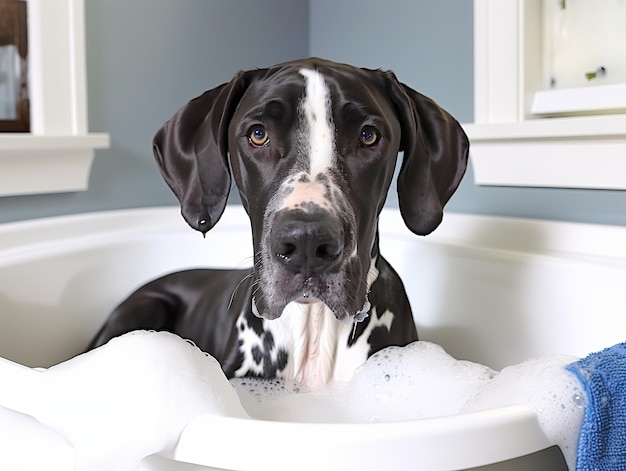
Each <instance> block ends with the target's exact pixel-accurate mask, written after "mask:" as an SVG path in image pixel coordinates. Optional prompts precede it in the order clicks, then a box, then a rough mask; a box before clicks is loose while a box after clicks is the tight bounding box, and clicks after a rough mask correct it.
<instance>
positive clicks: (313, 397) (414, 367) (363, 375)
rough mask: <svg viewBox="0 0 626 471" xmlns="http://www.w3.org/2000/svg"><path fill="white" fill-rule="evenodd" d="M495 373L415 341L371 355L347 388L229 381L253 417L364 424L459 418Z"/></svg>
mask: <svg viewBox="0 0 626 471" xmlns="http://www.w3.org/2000/svg"><path fill="white" fill-rule="evenodd" d="M494 374H495V371H493V370H492V369H490V368H488V367H487V366H484V365H479V364H477V363H472V362H469V361H461V360H456V359H454V358H453V357H452V356H450V355H449V354H448V353H446V352H445V350H444V349H443V348H442V347H440V346H439V345H436V344H433V343H429V342H414V343H412V344H410V345H407V346H406V347H388V348H386V349H384V350H382V351H380V352H378V353H376V354H374V355H372V357H370V358H369V359H368V361H367V362H366V363H365V364H364V365H363V366H362V367H360V368H359V369H358V370H357V371H356V372H355V375H354V377H353V378H352V379H351V380H350V381H349V382H348V383H345V384H330V385H328V386H327V387H324V388H319V389H315V390H310V391H306V390H303V389H301V388H300V387H299V386H297V385H295V384H290V383H286V382H283V381H280V380H259V379H248V378H235V379H232V380H231V383H232V384H233V385H234V386H235V388H236V389H237V393H238V394H239V397H240V398H241V401H242V404H243V406H244V407H245V409H246V410H247V411H248V413H249V414H250V415H251V416H253V417H255V418H260V419H265V420H281V421H293V422H323V423H341V422H349V423H364V422H392V421H396V420H406V419H422V418H428V417H439V416H444V415H452V414H456V413H458V412H459V410H460V409H461V407H462V406H463V405H464V404H465V402H466V401H467V400H468V399H469V398H471V397H472V396H474V395H475V394H477V393H478V392H479V391H480V390H481V389H482V388H483V387H485V385H486V384H487V383H488V382H489V381H490V380H491V378H492V377H493V376H494Z"/></svg>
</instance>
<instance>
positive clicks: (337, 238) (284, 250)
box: [271, 211, 344, 277]
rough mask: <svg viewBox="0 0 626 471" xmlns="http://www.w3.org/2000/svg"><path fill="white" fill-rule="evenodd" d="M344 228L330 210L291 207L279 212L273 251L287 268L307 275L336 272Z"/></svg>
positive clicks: (273, 237)
mask: <svg viewBox="0 0 626 471" xmlns="http://www.w3.org/2000/svg"><path fill="white" fill-rule="evenodd" d="M343 240H344V235H343V229H342V227H341V224H340V222H339V220H338V219H337V218H335V217H333V216H332V215H330V214H326V213H322V214H319V213H315V214H310V213H306V212H302V211H288V212H285V213H282V214H280V215H279V216H277V218H276V220H275V224H274V227H273V230H272V238H271V241H272V252H273V253H274V255H275V257H276V259H277V260H278V262H279V263H281V264H282V265H283V266H284V267H285V268H286V269H287V270H289V271H291V272H293V273H301V274H303V275H305V276H306V277H310V276H315V275H319V274H322V273H328V272H332V271H333V270H334V269H336V268H337V267H339V265H341V257H342V255H343V249H344V241H343Z"/></svg>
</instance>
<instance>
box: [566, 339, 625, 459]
mask: <svg viewBox="0 0 626 471" xmlns="http://www.w3.org/2000/svg"><path fill="white" fill-rule="evenodd" d="M567 370H568V371H570V372H572V373H573V374H574V375H576V377H577V378H578V380H579V381H580V383H581V384H582V386H583V388H584V390H585V395H586V404H585V414H584V418H583V425H582V429H581V431H580V437H579V439H578V454H577V460H576V470H577V471H618V470H626V343H620V344H618V345H615V346H613V347H610V348H607V349H606V350H603V351H601V352H597V353H592V354H591V355H589V356H588V357H586V358H583V359H582V360H579V361H577V362H575V363H572V364H571V365H568V366H567Z"/></svg>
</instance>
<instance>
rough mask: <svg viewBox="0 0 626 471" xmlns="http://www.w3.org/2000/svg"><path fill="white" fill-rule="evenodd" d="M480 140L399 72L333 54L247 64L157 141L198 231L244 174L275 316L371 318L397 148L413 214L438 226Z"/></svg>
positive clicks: (429, 227) (406, 207) (416, 220)
mask: <svg viewBox="0 0 626 471" xmlns="http://www.w3.org/2000/svg"><path fill="white" fill-rule="evenodd" d="M468 148H469V145H468V140H467V137H466V136H465V134H464V132H463V130H462V129H461V127H460V126H459V124H458V123H457V122H456V121H455V120H454V119H453V118H452V117H451V116H450V115H449V114H448V113H446V112H445V111H444V110H442V109H441V108H440V107H439V106H437V105H436V104H435V103H434V102H433V101H432V100H430V99H428V98H427V97H425V96H423V95H420V94H419V93H417V92H415V91H414V90H412V89H411V88H409V87H407V86H406V85H404V84H402V83H400V82H398V80H397V79H396V77H395V76H394V74H393V73H391V72H383V71H380V70H369V69H362V68H357V67H352V66H349V65H345V64H337V63H333V62H329V61H325V60H321V59H308V60H302V61H295V62H289V63H285V64H281V65H278V66H274V67H271V68H268V69H260V70H253V71H247V72H240V73H239V74H237V75H236V76H235V77H234V78H233V79H232V80H231V81H230V82H229V83H226V84H223V85H221V86H219V87H217V88H215V89H213V90H209V91H207V92H205V93H204V94H203V95H201V96H199V97H198V98H196V99H194V100H192V101H190V102H189V103H188V104H186V105H185V106H184V107H183V108H181V109H180V110H179V111H178V112H177V113H176V114H175V115H174V116H173V117H172V119H170V120H169V121H168V122H167V123H165V125H164V126H163V127H162V128H161V129H160V130H159V131H158V133H157V134H156V136H155V139H154V153H155V156H156V159H157V161H158V163H159V166H160V168H161V172H162V174H163V176H164V178H165V180H166V182H167V183H168V185H169V186H170V188H171V189H172V190H173V192H174V193H175V195H176V196H177V198H178V199H179V201H180V203H181V207H182V214H183V217H184V218H185V220H186V221H187V222H188V223H189V225H190V226H191V227H193V228H194V229H196V230H199V231H201V232H203V233H205V232H207V231H208V230H209V229H211V227H213V225H215V223H216V222H217V221H218V219H219V218H220V216H221V214H222V212H223V211H224V207H225V205H226V200H227V197H228V193H229V191H230V186H231V179H234V181H235V184H236V186H237V189H238V190H239V194H240V196H241V201H242V204H243V205H244V207H245V208H246V211H247V212H248V214H249V216H250V220H251V225H252V233H253V242H254V253H255V258H254V265H255V270H254V272H255V280H254V281H255V289H254V292H255V295H254V307H255V310H256V314H258V315H260V316H262V317H265V318H267V319H273V318H276V317H279V316H280V315H281V313H282V311H283V309H284V307H285V306H286V305H287V304H288V303H290V302H293V301H296V302H301V303H306V302H311V301H322V302H324V303H325V304H326V305H327V306H328V307H329V308H330V309H331V310H332V311H333V312H334V314H335V316H336V317H337V318H338V319H340V320H352V319H354V318H355V316H356V318H357V319H358V318H359V316H361V315H363V314H364V313H365V311H367V304H368V303H367V293H368V290H369V282H368V279H367V278H368V272H370V268H371V264H372V260H373V258H374V257H375V256H376V255H377V250H378V248H377V231H378V229H377V222H378V215H379V213H380V211H381V209H382V207H383V205H384V202H385V198H386V194H387V190H388V188H389V185H390V184H391V180H392V178H393V174H394V169H395V166H396V160H397V155H398V153H399V152H400V151H403V153H404V158H403V161H402V166H401V169H400V173H399V177H398V196H399V205H400V211H401V213H402V216H403V218H404V221H405V223H406V224H407V226H408V227H409V229H411V230H412V231H413V232H415V233H416V234H420V235H425V234H428V233H430V232H431V231H433V230H434V229H435V228H436V227H437V226H438V225H439V223H440V222H441V219H442V217H443V206H444V205H445V204H446V202H447V201H448V199H449V198H450V197H451V195H452V194H453V193H454V191H455V190H456V188H457V186H458V184H459V182H460V180H461V177H462V176H463V174H464V172H465V168H466V165H467V155H468ZM231 171H232V178H231Z"/></svg>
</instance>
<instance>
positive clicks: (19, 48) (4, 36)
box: [0, 0, 30, 132]
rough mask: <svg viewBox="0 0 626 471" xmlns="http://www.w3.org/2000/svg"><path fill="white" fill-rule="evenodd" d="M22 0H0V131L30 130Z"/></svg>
mask: <svg viewBox="0 0 626 471" xmlns="http://www.w3.org/2000/svg"><path fill="white" fill-rule="evenodd" d="M26 22H27V20H26V1H25V0H0V132H28V131H30V116H29V102H28V76H27V67H26V65H27V62H26V59H27V56H28V44H27V23H26Z"/></svg>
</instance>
